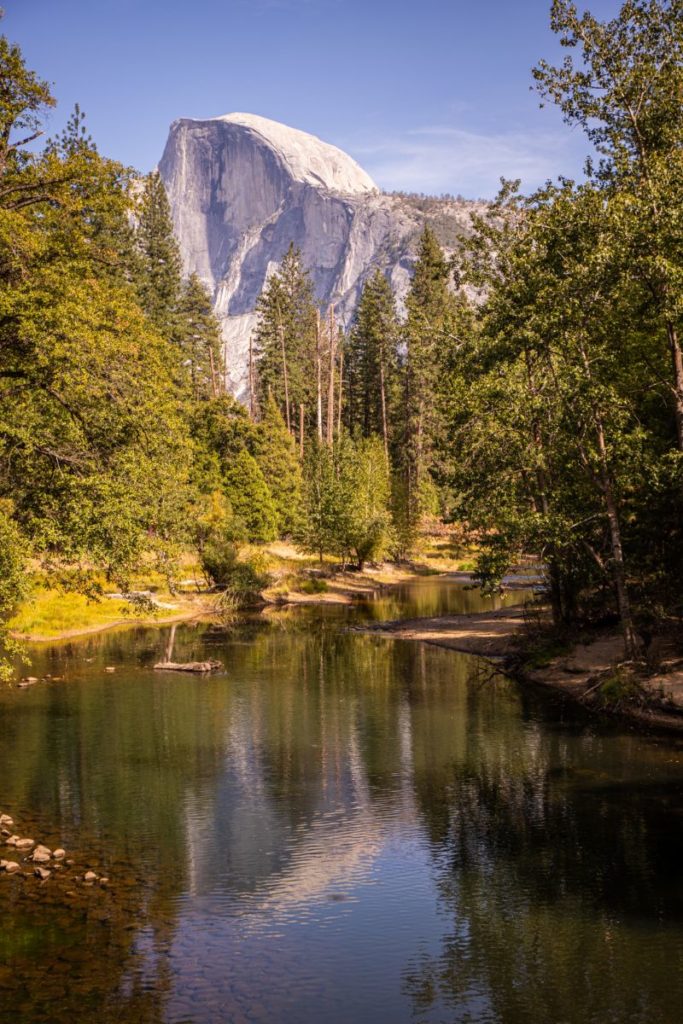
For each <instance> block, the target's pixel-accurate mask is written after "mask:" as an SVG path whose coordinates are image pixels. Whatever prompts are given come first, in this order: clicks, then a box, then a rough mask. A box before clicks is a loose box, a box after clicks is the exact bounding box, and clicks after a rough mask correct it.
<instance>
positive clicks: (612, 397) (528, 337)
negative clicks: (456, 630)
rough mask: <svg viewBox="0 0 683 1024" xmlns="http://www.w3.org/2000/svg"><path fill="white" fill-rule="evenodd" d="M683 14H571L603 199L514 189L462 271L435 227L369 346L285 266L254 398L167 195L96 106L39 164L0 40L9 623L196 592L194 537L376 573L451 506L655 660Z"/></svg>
mask: <svg viewBox="0 0 683 1024" xmlns="http://www.w3.org/2000/svg"><path fill="white" fill-rule="evenodd" d="M682 15H683V8H682V3H681V0H626V2H625V3H624V4H623V5H622V8H621V10H620V12H619V14H618V15H617V17H616V18H614V19H613V20H612V21H610V22H606V23H601V22H599V21H597V20H596V19H595V18H593V17H592V16H591V15H590V14H589V13H585V14H583V15H580V14H579V13H578V12H577V10H576V8H575V6H574V4H573V3H571V2H569V0H555V2H554V3H553V4H552V9H551V21H552V27H553V29H554V31H555V32H556V33H557V34H558V36H559V38H560V41H561V42H562V44H563V46H565V47H566V48H567V50H568V54H569V56H568V58H567V60H566V61H565V62H564V63H563V64H561V65H560V66H559V67H555V66H552V65H550V64H548V63H545V62H541V63H540V64H539V66H538V67H537V68H536V69H535V70H534V78H535V82H536V87H537V89H538V91H539V93H540V96H541V98H542V100H543V102H552V103H554V104H557V105H558V106H559V108H560V110H561V111H562V113H563V116H564V118H565V120H566V122H567V123H568V125H570V126H578V127H580V128H581V129H583V130H584V131H585V133H586V136H587V140H588V142H589V143H590V146H591V149H592V152H593V155H592V157H591V158H590V159H589V160H588V161H587V164H586V169H585V175H584V179H583V180H582V181H581V182H579V183H577V182H573V181H570V180H567V179H560V180H559V182H557V183H555V184H552V183H547V184H546V185H545V186H544V187H543V188H541V189H538V190H537V191H535V192H534V193H533V194H531V195H524V194H522V193H521V192H520V190H519V184H518V183H515V182H504V183H503V187H502V189H501V192H500V194H499V196H498V198H497V200H496V201H495V202H493V203H492V204H490V206H489V207H488V211H487V213H486V214H485V215H483V216H481V215H480V216H473V225H472V233H471V235H470V236H468V238H467V239H464V240H463V241H462V244H461V246H460V248H459V249H458V251H457V252H456V253H455V255H453V254H450V255H449V254H446V253H445V252H444V251H443V249H442V247H441V246H440V244H439V242H438V239H437V237H436V235H435V234H434V232H433V231H432V230H431V229H430V228H429V226H426V227H425V229H424V231H423V232H422V234H421V236H420V238H419V240H417V252H416V258H415V265H414V273H413V277H412V280H411V283H410V287H409V290H408V293H407V296H406V298H405V304H404V307H403V306H402V308H401V309H400V310H399V309H397V305H396V301H395V298H394V295H393V292H392V288H391V285H390V283H389V281H388V280H387V278H386V276H385V275H384V274H383V273H382V272H381V271H380V270H379V269H375V270H374V271H371V273H370V275H369V277H368V279H367V280H366V282H365V284H364V287H363V290H362V295H361V298H360V302H359V305H358V309H357V311H356V314H355V317H354V320H353V323H352V325H351V327H350V329H349V330H348V332H346V333H345V332H344V331H343V330H342V329H341V327H340V325H339V323H338V321H337V317H336V315H335V310H334V308H329V309H323V308H321V307H320V304H319V302H318V301H317V298H316V296H315V294H314V290H313V287H312V284H311V279H310V275H309V273H308V270H307V268H305V267H304V266H303V264H302V259H301V255H300V253H299V252H298V251H297V250H296V249H295V248H294V247H293V246H291V247H290V249H289V250H288V252H286V253H285V254H283V258H282V261H281V263H280V265H279V267H278V268H277V269H276V271H275V272H274V273H272V274H271V275H270V277H269V278H268V280H267V282H266V284H265V286H264V289H263V292H262V294H261V297H260V298H259V300H258V304H257V313H258V323H257V327H256V330H255V332H254V334H253V337H252V342H251V347H250V353H249V368H248V370H249V372H248V400H247V402H246V404H244V405H243V404H240V403H238V402H236V401H235V399H234V398H232V397H231V396H230V395H229V394H228V393H227V392H226V388H225V376H226V375H225V366H224V365H223V354H222V353H223V349H222V344H221V337H220V325H219V324H218V322H217V321H216V319H215V317H214V315H213V312H212V304H211V296H210V295H209V294H208V293H207V291H206V290H205V288H204V286H203V284H202V283H201V281H199V279H198V278H197V277H196V276H189V277H186V276H185V275H184V274H183V271H182V266H181V260H180V254H179V251H178V247H177V243H176V241H175V238H174V236H173V226H172V220H171V213H170V209H169V205H168V200H167V197H166V192H165V189H164V186H163V182H162V181H161V179H160V178H159V176H158V174H156V173H153V174H151V175H148V176H146V177H140V176H139V175H136V174H135V173H134V172H133V171H131V170H130V169H129V168H125V167H123V166H122V165H121V164H119V163H117V162H115V161H112V160H110V159H108V158H106V157H103V156H102V155H101V154H100V153H99V152H98V151H97V148H96V146H95V144H94V143H93V141H92V139H91V138H90V137H89V135H88V133H87V129H86V127H85V124H84V119H83V115H82V113H81V112H80V110H79V109H78V108H76V111H75V112H74V115H73V116H72V118H71V119H70V121H69V123H68V125H67V127H66V129H65V130H64V131H63V132H62V133H61V134H60V135H59V136H58V137H56V138H54V139H51V140H49V141H48V142H47V143H46V144H44V146H43V148H42V149H36V145H37V140H38V139H39V138H40V137H41V135H42V132H43V123H44V115H45V113H46V111H47V110H48V109H49V108H50V107H51V106H53V105H54V99H53V97H52V94H51V92H50V89H49V87H48V85H47V84H46V83H45V82H43V81H42V80H41V79H40V78H39V77H38V76H37V75H36V74H35V73H34V72H32V71H31V70H29V69H28V68H27V67H26V65H25V63H24V61H23V58H22V55H21V53H20V51H19V49H18V48H17V47H16V46H14V45H12V44H11V43H9V42H8V41H7V40H6V39H5V38H4V37H3V38H2V40H1V41H0V75H1V77H2V80H3V82H6V83H9V87H8V88H6V89H4V90H1V91H0V302H1V303H2V312H1V315H0V398H1V400H2V411H1V412H0V620H2V619H3V618H6V617H7V615H8V614H9V613H10V611H11V608H12V607H13V606H14V605H15V604H16V601H17V600H18V598H19V597H20V596H21V594H22V592H23V590H24V588H25V579H26V573H25V570H26V567H27V566H29V567H31V566H38V565H39V566H40V567H41V569H42V570H43V571H45V572H47V573H48V574H49V577H50V579H52V580H53V581H56V582H57V583H58V584H59V585H62V586H65V587H76V588H79V589H81V590H84V591H85V592H88V593H92V594H93V595H95V594H96V593H97V592H98V588H99V589H101V580H102V577H106V578H107V579H111V580H112V581H114V582H116V583H117V585H118V586H120V587H121V588H122V589H126V588H127V587H128V586H129V584H130V580H131V578H132V575H133V574H134V573H135V572H136V571H137V570H138V568H139V566H140V565H141V564H143V563H145V562H147V564H149V561H150V559H152V560H153V562H154V564H155V566H156V567H158V568H159V569H160V570H161V571H162V572H163V573H164V574H165V575H166V577H167V579H168V581H169V585H171V586H173V581H174V579H175V576H176V573H177V566H178V557H179V554H180V553H181V552H182V550H183V549H184V548H186V547H187V546H189V545H194V546H195V548H196V549H197V551H198V553H199V556H200V558H201V560H202V564H203V565H204V567H205V570H206V572H207V575H208V576H209V577H210V578H211V579H212V580H213V581H214V582H216V583H219V584H221V583H222V582H225V580H226V579H228V578H229V577H230V575H231V574H234V573H235V572H237V571H241V572H243V573H244V572H246V570H245V569H244V566H243V564H242V568H241V569H238V566H239V565H240V561H239V557H238V551H239V545H240V544H242V543H243V542H245V541H249V542H252V543H264V542H268V541H271V540H273V539H275V538H276V537H290V538H293V539H294V541H295V542H296V543H297V544H299V545H300V546H301V547H302V548H304V549H305V550H308V551H311V552H315V553H317V554H319V555H320V556H321V557H322V556H323V555H324V554H331V555H333V556H335V557H338V558H339V559H340V560H342V561H344V562H351V561H353V562H355V563H356V564H357V565H358V566H359V567H362V566H363V564H364V563H365V562H366V561H367V560H369V559H373V558H379V557H384V556H385V555H387V554H388V555H391V556H392V557H395V558H403V557H407V556H409V555H410V553H411V551H412V550H413V548H414V545H415V542H416V538H417V536H418V533H419V529H420V525H421V523H422V522H423V520H424V518H425V516H426V515H429V514H438V515H441V516H443V517H446V518H448V519H450V520H455V521H458V522H460V523H463V524H466V525H467V527H468V528H469V529H470V530H471V531H472V535H473V537H475V538H476V541H477V544H478V548H479V557H478V572H479V576H480V579H481V580H482V582H483V583H484V584H485V585H487V586H495V585H496V584H497V583H498V582H499V580H500V579H501V577H502V576H503V575H504V573H505V572H506V571H507V569H508V568H509V567H510V566H511V565H513V564H514V563H515V562H516V561H517V560H518V559H519V558H520V556H521V555H522V554H525V553H526V554H534V555H536V556H538V558H539V559H540V560H541V562H542V564H543V565H544V566H545V567H546V572H547V580H548V588H549V595H550V603H551V606H552V612H553V617H554V620H555V622H556V624H557V625H558V627H562V628H573V627H575V626H576V625H577V624H580V623H582V622H584V621H589V620H590V621H595V620H596V619H600V618H603V619H606V618H607V619H608V618H610V617H614V618H615V619H617V620H618V621H619V622H620V623H621V626H622V629H623V633H624V642H625V645H626V650H627V652H628V653H629V654H631V655H632V654H635V653H637V652H638V651H639V649H641V648H642V647H643V645H647V642H648V637H649V636H650V634H651V632H652V629H653V628H655V624H656V623H657V622H658V621H661V619H662V618H663V617H666V616H670V615H680V613H681V588H680V583H679V580H680V577H681V570H683V535H682V533H683V532H682V529H681V522H682V521H683V520H682V516H681V512H682V511H683V508H682V489H681V488H682V479H681V473H682V467H683V463H682V461H681V460H682V458H683V456H682V452H683V355H682V352H681V340H680V332H681V314H682V310H683V299H682V295H683V288H682V284H683V269H682V268H683V260H682V259H681V256H682V252H681V247H682V245H683V230H682V227H683V225H682V216H683V213H682V211H683V202H682V199H683V104H682V103H681V96H682V95H683V70H682V69H683V60H682V59H681V58H682V56H683V53H682V51H683V16H682ZM247 575H248V573H247ZM252 575H253V574H252ZM256 575H257V574H256ZM247 582H248V581H247ZM251 582H252V583H253V584H254V586H256V585H257V584H258V580H257V579H256V578H255V577H254V578H253V579H252V581H251Z"/></svg>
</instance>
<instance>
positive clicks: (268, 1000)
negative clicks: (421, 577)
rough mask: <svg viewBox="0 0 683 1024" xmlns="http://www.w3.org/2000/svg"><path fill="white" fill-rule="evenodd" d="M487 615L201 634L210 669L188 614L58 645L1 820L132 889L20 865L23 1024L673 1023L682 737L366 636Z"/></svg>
mask: <svg viewBox="0 0 683 1024" xmlns="http://www.w3.org/2000/svg"><path fill="white" fill-rule="evenodd" d="M517 599H518V598H517ZM481 601H482V599H481V598H480V596H479V595H478V594H476V593H474V592H472V591H466V592H463V591H462V589H461V588H457V587H455V586H453V585H449V584H444V583H443V582H432V581H429V582H425V583H420V584H418V585H416V586H413V587H406V588H404V589H403V590H402V592H401V593H400V594H399V595H398V596H397V595H396V594H390V595H388V596H383V597H382V598H380V600H379V601H376V602H371V603H368V604H365V605H362V606H359V607H355V608H351V609H348V608H336V609H335V608H329V607H328V608H301V609H295V610H291V609H283V610H281V611H278V612H276V613H271V614H270V615H269V616H268V617H267V618H264V617H252V618H249V619H246V620H244V621H240V622H239V623H236V624H235V626H234V627H233V628H231V629H230V630H227V631H226V630H219V629H216V628H214V627H211V626H208V625H206V624H193V625H185V626H183V627H179V628H178V630H177V634H176V637H177V645H176V656H177V657H178V658H179V659H181V658H182V659H183V660H185V659H187V660H190V659H194V658H199V657H201V656H202V655H204V656H206V655H207V654H209V653H210V656H212V657H219V658H220V659H221V660H222V661H223V662H224V664H225V666H226V670H225V672H224V673H222V674H218V675H216V676H211V677H206V678H201V679H197V678H194V677H184V676H180V675H178V674H173V673H158V672H156V673H155V672H154V671H153V670H152V665H153V664H154V662H155V661H156V660H157V659H158V656H159V654H160V652H161V651H162V650H163V648H164V644H165V639H166V635H167V631H166V630H154V629H134V630H129V631H127V632H121V633H113V634H101V635H98V636H94V637H90V638H86V639H84V640H83V641H80V642H70V643H66V644H60V645H54V646H52V647H49V648H43V649H41V650H40V651H37V652H36V655H35V663H34V671H36V672H39V673H41V674H43V673H50V674H52V675H53V676H63V677H64V678H63V681H62V682H53V683H46V684H41V685H40V686H36V687H34V688H32V689H30V690H27V691H17V690H3V691H0V716H1V719H0V720H1V722H2V728H1V729H0V764H2V766H3V776H2V791H1V797H0V805H2V806H1V807H0V809H2V810H7V811H10V812H11V813H12V814H13V815H14V817H15V819H16V821H17V825H18V826H19V827H20V829H21V831H22V832H23V833H24V834H26V833H30V834H35V836H36V838H40V839H43V840H45V841H47V843H48V845H55V844H57V843H58V842H59V843H62V844H63V845H65V846H66V847H67V849H68V850H69V851H70V852H72V853H73V855H74V857H75V859H76V861H77V865H78V868H79V870H81V869H82V868H84V867H85V866H92V867H93V868H94V869H95V870H96V871H98V873H106V874H107V875H108V876H110V877H111V885H110V888H109V889H107V890H100V889H97V888H93V889H92V890H88V891H86V890H85V889H84V888H83V886H81V885H80V884H78V883H72V882H69V884H68V886H67V885H66V884H63V883H62V881H61V880H60V879H57V878H56V877H54V878H51V879H49V880H48V882H47V883H45V885H43V886H42V887H39V884H38V883H37V881H34V880H33V879H32V878H26V879H20V878H7V877H0V915H1V920H2V932H1V933H0V1019H2V1020H4V1019H5V1018H6V1017H7V1019H12V1020H13V1021H26V1022H29V1021H30V1022H31V1024H33V1022H40V1021H46V1022H47V1021H49V1022H53V1024H61V1022H62V1021H67V1020H69V1021H70V1020H73V1019H78V1020H80V1021H90V1020H92V1021H94V1020H98V1021H103V1022H105V1024H106V1022H108V1021H115V1020H117V1021H126V1022H127V1021H142V1022H145V1024H147V1022H156V1021H159V1022H172V1024H180V1022H182V1021H192V1022H195V1024H209V1022H211V1024H213V1022H214V1021H215V1022H219V1021H220V1022H223V1021H235V1022H238V1021H257V1022H261V1021H263V1022H266V1021H268V1022H282V1024H290V1022H291V1024H309V1022H310V1024H313V1022H316V1024H317V1022H318V1021H319V1020H320V1019H325V1020H327V1021H329V1022H330V1024H337V1022H338V1024H342V1022H343V1024H347V1022H348V1021H351V1020H353V1021H354V1022H365V1021H368V1022H370V1021H372V1022H384V1021H386V1022H388V1024H399V1022H401V1021H424V1022H442V1021H449V1022H450V1021H477V1022H478V1021H482V1022H489V1021H491V1022H501V1024H517V1022H520V1024H521V1022H527V1021H529V1020H548V1021H553V1022H562V1021H566V1022H568V1024H574V1022H576V1024H592V1022H593V1021H595V1022H596V1024H597V1022H598V1021H600V1022H603V1021H615V1022H617V1021H618V1022H620V1024H623V1022H629V1024H630V1022H640V1021H643V1022H646V1021H647V1022H648V1024H649V1022H651V1021H654V1020H657V1021H662V1022H664V1024H668V1022H673V1021H675V1020H676V1021H677V1020H678V1019H679V1016H678V1015H679V1008H680V1005H681V998H682V997H683V981H682V980H681V972H680V971H677V968H678V967H679V965H680V963H681V957H682V955H683V891H682V888H681V883H680V881H679V871H678V863H679V860H680V849H681V839H682V838H683V798H682V796H681V783H682V782H683V765H682V762H681V754H680V747H676V746H672V745H671V744H664V743H659V742H655V741H653V740H648V739H645V738H642V737H639V736H637V735H635V734H632V733H629V732H627V731H624V730H623V729H621V728H612V727H610V728H607V727H604V726H602V725H601V726H596V725H594V724H592V723H589V722H587V721H586V720H585V719H581V718H579V717H577V716H574V715H571V714H568V713H567V711H566V709H565V708H563V707H560V706H557V705H554V704H552V703H548V702H546V701H544V700H543V699H542V698H540V697H539V696H538V695H537V694H535V693H530V692H526V691H521V690H520V689H518V687H517V686H516V685H515V684H513V683H511V682H510V681H508V680H505V679H503V678H501V677H494V678H488V677H487V678H486V681H482V677H478V676H477V673H476V666H477V662H476V660H475V659H472V658H468V657H466V656H464V655H457V654H455V653H454V652H451V651H443V650H440V649H437V648H431V647H427V646H424V645H415V644H408V643H400V642H399V643H397V642H392V641H387V640H386V639H385V638H377V637H373V636H365V635H360V634H354V633H351V634H349V633H347V632H345V629H344V627H345V626H347V625H348V624H350V623H355V622H358V621H359V620H362V619H363V618H391V617H397V613H396V609H397V608H398V614H403V615H407V616H414V615H416V614H425V615H429V614H437V613H439V612H441V611H458V610H464V608H465V606H467V605H469V604H473V605H475V606H476V605H477V602H479V605H478V607H481V603H480V602H481ZM469 610H477V607H471V608H469ZM106 666H114V667H115V668H116V671H115V672H114V673H105V671H104V668H105V667H106ZM69 892H71V893H73V894H74V895H68V893H69Z"/></svg>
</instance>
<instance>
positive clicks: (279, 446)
mask: <svg viewBox="0 0 683 1024" xmlns="http://www.w3.org/2000/svg"><path fill="white" fill-rule="evenodd" d="M253 448H254V456H255V458H256V461H257V462H258V464H259V467H260V469H261V472H262V473H263V476H264V479H265V481H266V483H267V484H268V487H269V489H270V492H271V494H272V497H273V504H274V505H275V509H276V512H277V518H278V532H279V534H280V536H284V535H287V534H289V535H291V534H293V533H294V532H295V531H296V530H297V528H298V525H299V520H300V518H301V500H302V499H301V486H302V479H301V466H300V464H299V460H298V458H297V454H296V447H295V443H294V439H293V438H292V435H291V434H290V433H289V431H288V430H287V426H286V424H285V421H284V420H283V418H282V413H281V412H280V410H279V409H278V406H277V403H276V401H275V399H274V398H273V396H272V395H269V396H268V398H267V399H266V404H265V407H264V409H263V415H262V418H261V422H260V423H259V425H258V430H257V432H256V434H255V438H254V444H253Z"/></svg>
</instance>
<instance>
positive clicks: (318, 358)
mask: <svg viewBox="0 0 683 1024" xmlns="http://www.w3.org/2000/svg"><path fill="white" fill-rule="evenodd" d="M320 335H321V328H320V312H319V311H318V314H317V317H316V327H315V384H316V410H315V417H316V427H317V431H318V440H319V441H322V439H323V395H322V353H321V337H320Z"/></svg>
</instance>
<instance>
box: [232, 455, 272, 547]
mask: <svg viewBox="0 0 683 1024" xmlns="http://www.w3.org/2000/svg"><path fill="white" fill-rule="evenodd" d="M223 481H224V488H225V494H226V496H227V498H228V500H229V501H230V504H231V505H232V509H233V512H234V514H235V517H236V519H238V520H239V521H240V522H241V523H243V524H244V528H245V531H246V535H247V539H248V540H250V541H254V542H265V541H269V540H275V538H276V537H277V527H278V518H277V511H276V508H275V504H274V502H273V498H272V496H271V493H270V491H269V489H268V484H267V483H266V481H265V480H264V478H263V473H262V472H261V470H260V469H259V465H258V462H257V461H256V459H255V458H254V457H253V456H252V455H250V454H249V452H248V451H246V450H242V451H240V452H239V453H238V454H237V456H236V457H235V459H234V461H233V462H232V463H231V464H230V466H229V467H228V468H227V469H226V471H225V473H224V477H223Z"/></svg>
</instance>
